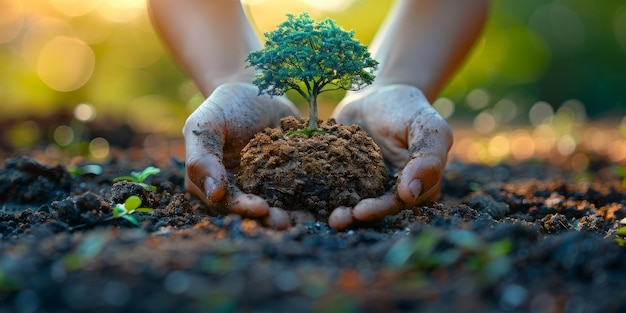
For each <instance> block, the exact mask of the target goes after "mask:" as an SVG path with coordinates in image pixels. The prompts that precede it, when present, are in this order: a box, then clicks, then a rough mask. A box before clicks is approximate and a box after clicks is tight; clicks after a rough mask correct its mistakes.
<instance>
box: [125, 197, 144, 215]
mask: <svg viewBox="0 0 626 313" xmlns="http://www.w3.org/2000/svg"><path fill="white" fill-rule="evenodd" d="M140 205H141V199H140V198H139V197H137V196H130V197H128V199H126V201H124V207H125V208H126V209H127V210H129V211H134V210H135V209H137V208H138V207H139V206H140Z"/></svg>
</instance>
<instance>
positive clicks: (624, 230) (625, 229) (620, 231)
mask: <svg viewBox="0 0 626 313" xmlns="http://www.w3.org/2000/svg"><path fill="white" fill-rule="evenodd" d="M616 234H617V235H619V236H626V226H622V227H620V228H618V229H617V232H616Z"/></svg>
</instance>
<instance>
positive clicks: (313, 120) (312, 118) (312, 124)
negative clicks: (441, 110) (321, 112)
mask: <svg viewBox="0 0 626 313" xmlns="http://www.w3.org/2000/svg"><path fill="white" fill-rule="evenodd" d="M318 128H319V126H318V125H317V95H311V97H310V98H309V124H308V125H307V129H308V130H315V129H318Z"/></svg>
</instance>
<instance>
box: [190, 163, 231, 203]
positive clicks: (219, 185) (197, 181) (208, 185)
mask: <svg viewBox="0 0 626 313" xmlns="http://www.w3.org/2000/svg"><path fill="white" fill-rule="evenodd" d="M186 171H187V173H186V175H187V178H188V179H187V181H186V183H187V186H186V188H187V190H188V191H189V192H190V193H191V194H193V195H194V196H196V197H198V198H200V199H203V200H208V201H210V202H217V201H219V200H221V199H222V198H223V197H224V195H225V194H226V192H227V190H228V186H229V182H228V174H227V172H226V168H225V167H224V165H223V163H222V160H221V158H219V157H218V156H217V155H215V154H206V155H204V156H203V157H201V158H197V159H194V158H188V159H187V164H186Z"/></svg>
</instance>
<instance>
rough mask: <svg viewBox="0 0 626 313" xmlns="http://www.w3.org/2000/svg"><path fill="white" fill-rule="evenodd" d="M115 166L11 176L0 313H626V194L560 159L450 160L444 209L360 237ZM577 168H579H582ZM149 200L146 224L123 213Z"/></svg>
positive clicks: (1, 253)
mask: <svg viewBox="0 0 626 313" xmlns="http://www.w3.org/2000/svg"><path fill="white" fill-rule="evenodd" d="M148 165H152V164H148V163H142V162H128V161H124V159H117V158H116V159H115V160H114V161H111V162H109V163H107V164H102V167H103V170H104V173H102V174H101V175H91V174H87V175H82V176H78V177H75V176H72V175H70V174H69V173H68V171H67V169H66V168H64V167H62V166H50V165H44V164H41V163H38V162H36V161H34V160H33V159H31V158H28V157H18V158H12V159H7V160H5V161H4V163H3V165H2V167H0V208H1V210H0V312H19V313H32V312H418V311H419V312H460V311H462V312H572V313H579V312H626V248H624V247H621V246H620V245H618V244H617V243H616V242H615V241H614V239H615V237H616V234H615V232H616V230H617V229H618V228H619V227H620V225H619V221H620V220H621V219H622V218H624V216H626V209H624V206H625V205H626V192H625V190H624V188H623V187H622V186H621V181H620V180H619V178H618V177H616V176H615V175H613V174H611V173H612V172H611V171H610V164H608V163H606V162H604V161H602V160H597V161H593V162H592V163H591V166H590V173H591V175H592V182H591V183H585V184H582V183H575V180H574V177H575V176H576V175H577V173H572V172H569V171H566V170H562V169H560V168H559V167H558V166H555V165H550V164H548V163H545V162H536V161H533V162H528V163H523V164H517V165H500V166H495V167H484V166H478V165H469V164H462V163H456V162H453V163H451V164H450V165H449V166H448V168H447V170H446V172H445V177H444V182H443V193H442V196H443V197H442V199H441V201H440V202H436V203H430V204H428V205H424V206H421V207H419V208H417V209H418V210H416V212H415V213H414V212H412V211H403V212H401V213H399V214H398V215H395V216H389V217H387V218H385V219H384V220H383V221H380V222H378V223H374V224H371V225H365V226H363V227H360V228H356V229H351V230H348V231H341V232H338V231H334V230H331V229H329V228H328V226H327V224H325V223H323V222H311V223H307V224H301V225H296V226H294V227H292V228H290V229H287V230H285V231H275V230H271V229H266V228H263V227H261V226H259V224H258V223H257V222H256V221H254V220H249V219H242V218H240V217H238V216H209V215H208V214H207V213H206V210H205V209H204V208H203V206H202V205H201V204H200V203H199V202H198V201H197V200H194V199H189V198H188V196H186V195H185V193H184V189H183V175H182V168H181V167H180V164H179V163H178V162H172V163H171V165H170V166H167V167H165V166H162V167H161V169H162V171H161V173H159V174H157V175H154V176H151V177H150V178H149V179H148V181H147V183H149V184H151V185H153V186H156V189H157V190H156V191H149V190H147V189H145V188H143V187H141V186H139V185H136V184H132V183H127V182H118V183H113V182H112V180H113V178H114V177H116V176H121V175H128V174H129V173H130V171H138V170H141V169H143V168H144V167H146V166H148ZM575 174H576V175H575ZM130 195H138V196H139V197H141V198H142V200H143V206H149V207H151V208H154V211H153V213H152V214H139V213H135V214H134V216H135V217H136V219H137V220H138V221H139V224H140V225H139V226H134V225H133V224H132V223H131V222H129V221H128V220H126V219H123V218H112V207H113V206H114V205H115V204H116V203H121V202H123V201H124V200H125V199H126V198H127V197H128V196H130Z"/></svg>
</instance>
